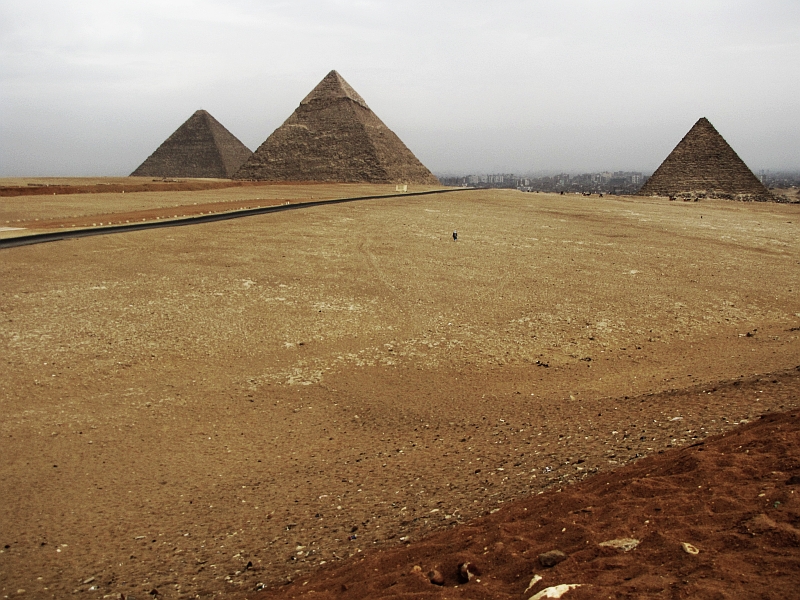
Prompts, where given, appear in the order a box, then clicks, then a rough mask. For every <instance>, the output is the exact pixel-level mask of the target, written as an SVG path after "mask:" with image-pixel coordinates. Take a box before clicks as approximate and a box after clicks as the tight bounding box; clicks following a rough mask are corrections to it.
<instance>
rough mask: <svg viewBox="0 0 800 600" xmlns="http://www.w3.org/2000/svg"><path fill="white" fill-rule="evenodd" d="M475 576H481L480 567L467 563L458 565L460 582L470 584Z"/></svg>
mask: <svg viewBox="0 0 800 600" xmlns="http://www.w3.org/2000/svg"><path fill="white" fill-rule="evenodd" d="M475 575H480V572H479V571H478V567H476V566H475V565H473V564H472V563H471V562H465V563H461V564H460V565H458V580H459V581H460V582H461V583H468V582H469V581H470V580H471V579H472V578H473V577H475Z"/></svg>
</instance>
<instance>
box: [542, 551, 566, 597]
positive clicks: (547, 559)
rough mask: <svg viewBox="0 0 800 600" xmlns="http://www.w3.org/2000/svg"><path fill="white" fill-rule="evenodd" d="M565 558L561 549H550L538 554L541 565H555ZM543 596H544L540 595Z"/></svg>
mask: <svg viewBox="0 0 800 600" xmlns="http://www.w3.org/2000/svg"><path fill="white" fill-rule="evenodd" d="M564 560H567V555H566V554H564V553H563V552H562V551H561V550H550V551H549V552H544V553H542V554H540V555H539V562H540V563H541V564H542V566H543V567H546V568H550V567H555V566H556V565H557V564H558V563H560V562H562V561H564ZM542 597H543V598H544V596H542Z"/></svg>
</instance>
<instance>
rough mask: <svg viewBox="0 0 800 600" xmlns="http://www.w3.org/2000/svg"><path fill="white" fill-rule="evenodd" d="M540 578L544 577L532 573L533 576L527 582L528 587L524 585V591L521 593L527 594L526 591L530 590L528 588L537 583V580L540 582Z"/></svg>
mask: <svg viewBox="0 0 800 600" xmlns="http://www.w3.org/2000/svg"><path fill="white" fill-rule="evenodd" d="M542 579H544V578H543V577H542V576H541V575H536V574H534V575H533V578H532V579H531V582H530V583H529V584H528V587H526V588H525V591H524V592H522V593H523V594H527V593H528V591H530V589H531V588H532V587H533V586H535V585H536V584H537V583H539V582H540V581H541V580H542Z"/></svg>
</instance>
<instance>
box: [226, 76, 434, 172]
mask: <svg viewBox="0 0 800 600" xmlns="http://www.w3.org/2000/svg"><path fill="white" fill-rule="evenodd" d="M234 178H235V179H253V180H266V181H327V182H369V183H420V184H431V185H436V184H438V183H439V180H438V179H436V177H435V176H434V175H433V173H431V172H430V171H429V170H428V169H427V168H426V167H425V165H423V164H422V163H421V162H420V161H419V160H417V157H416V156H414V155H413V154H412V152H411V151H410V150H409V149H408V148H407V147H406V145H405V144H404V143H403V142H401V141H400V138H398V137H397V136H396V135H395V134H394V132H393V131H392V130H391V129H389V128H388V127H386V125H384V124H383V122H382V121H381V120H380V119H379V118H378V117H377V115H375V113H374V112H372V110H370V108H369V107H368V106H367V103H366V102H364V99H363V98H362V97H361V96H359V95H358V93H357V92H356V91H355V90H354V89H353V88H352V87H350V85H349V84H348V83H347V82H346V81H345V80H344V79H343V78H342V76H341V75H339V73H337V72H336V71H331V72H330V73H328V75H326V76H325V78H324V79H323V80H322V81H321V82H320V83H319V85H317V87H315V88H314V89H313V90H312V91H311V93H310V94H308V96H306V97H305V98H304V99H303V101H302V102H301V103H300V106H298V107H297V109H296V110H295V111H294V112H293V113H292V115H291V116H290V117H289V118H288V119H286V121H285V122H284V123H283V125H281V126H280V127H278V129H276V130H275V131H274V132H273V133H272V135H270V136H269V137H268V138H267V140H266V141H265V142H264V143H263V144H261V146H259V148H258V149H257V150H256V151H255V152H254V153H253V155H252V156H251V157H250V158H249V159H248V160H247V162H246V163H245V164H244V165H242V167H241V169H239V171H238V172H237V173H236V175H234Z"/></svg>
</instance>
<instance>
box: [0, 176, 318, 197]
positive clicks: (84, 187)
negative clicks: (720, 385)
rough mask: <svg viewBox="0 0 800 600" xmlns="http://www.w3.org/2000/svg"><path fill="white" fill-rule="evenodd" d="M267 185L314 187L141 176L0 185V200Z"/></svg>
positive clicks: (296, 182) (283, 182)
mask: <svg viewBox="0 0 800 600" xmlns="http://www.w3.org/2000/svg"><path fill="white" fill-rule="evenodd" d="M269 185H295V186H303V187H310V186H314V185H315V184H314V183H313V182H312V183H309V182H303V181H300V182H298V181H281V182H280V184H276V183H274V182H265V181H231V180H227V179H225V180H208V181H206V180H202V179H201V180H198V179H185V180H184V179H182V180H156V179H154V180H153V181H150V182H142V178H141V177H137V178H133V179H132V180H131V181H130V182H124V183H121V182H117V183H94V184H91V183H90V184H57V183H55V184H49V183H35V184H30V183H29V184H26V185H24V186H23V185H6V186H0V197H4V196H5V197H16V196H62V195H64V194H118V193H121V192H123V191H124V192H126V193H128V194H133V193H137V192H197V191H202V190H221V189H225V188H232V187H264V186H269Z"/></svg>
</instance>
